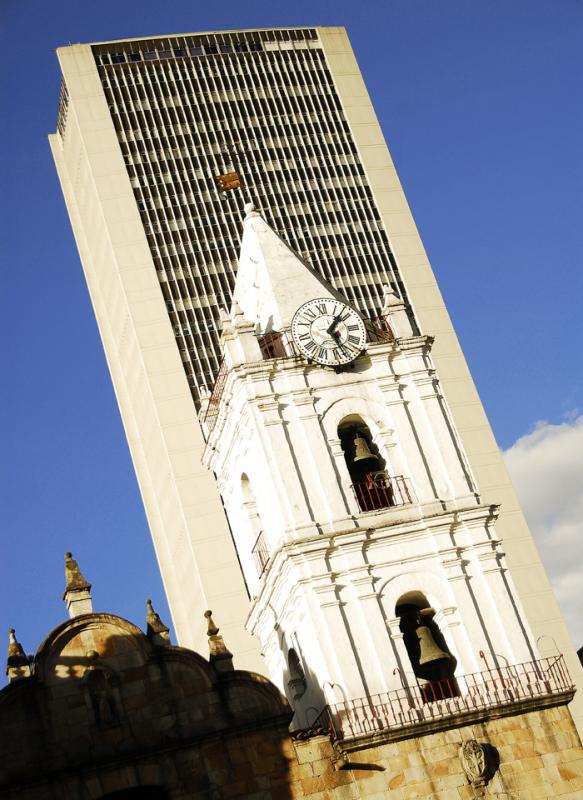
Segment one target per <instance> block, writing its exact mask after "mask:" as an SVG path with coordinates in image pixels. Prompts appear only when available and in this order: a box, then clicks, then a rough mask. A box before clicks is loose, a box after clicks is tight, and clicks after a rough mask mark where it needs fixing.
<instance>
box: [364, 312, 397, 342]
mask: <svg viewBox="0 0 583 800" xmlns="http://www.w3.org/2000/svg"><path fill="white" fill-rule="evenodd" d="M364 326H365V328H366V332H367V334H368V340H369V342H373V343H374V344H380V343H382V342H394V341H395V332H394V331H393V329H392V328H391V326H390V324H389V321H388V319H387V318H386V317H374V318H373V319H365V320H364Z"/></svg>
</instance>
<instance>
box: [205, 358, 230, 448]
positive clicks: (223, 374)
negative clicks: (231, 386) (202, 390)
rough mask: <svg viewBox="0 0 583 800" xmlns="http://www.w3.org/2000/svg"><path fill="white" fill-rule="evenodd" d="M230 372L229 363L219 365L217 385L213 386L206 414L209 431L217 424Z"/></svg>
mask: <svg viewBox="0 0 583 800" xmlns="http://www.w3.org/2000/svg"><path fill="white" fill-rule="evenodd" d="M228 374H229V370H228V368H227V363H226V362H225V361H223V363H222V364H221V366H220V367H219V371H218V372H217V377H216V379H215V385H214V386H213V390H212V392H211V396H210V400H209V404H208V408H207V410H206V413H205V415H204V423H205V424H206V426H207V428H208V432H209V433H210V432H211V431H212V430H213V428H214V427H215V425H216V424H217V417H218V415H219V406H220V403H221V397H222V394H223V392H224V390H225V383H226V382H227V376H228Z"/></svg>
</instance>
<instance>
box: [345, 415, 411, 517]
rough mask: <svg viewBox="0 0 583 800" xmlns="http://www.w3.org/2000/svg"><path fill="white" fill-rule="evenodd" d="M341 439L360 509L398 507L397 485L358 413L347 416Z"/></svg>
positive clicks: (371, 509)
mask: <svg viewBox="0 0 583 800" xmlns="http://www.w3.org/2000/svg"><path fill="white" fill-rule="evenodd" d="M338 438H339V439H340V444H341V446H342V450H343V453H344V460H345V461H346V467H347V469H348V473H349V475H350V479H351V483H352V489H353V491H354V495H355V497H356V500H357V502H358V506H359V508H360V510H361V511H375V510H378V509H381V508H389V507H390V506H393V505H396V504H397V502H396V497H395V485H394V483H393V481H392V480H391V478H390V477H389V474H388V472H387V464H386V462H385V460H384V458H383V457H382V456H381V454H380V453H379V449H378V447H377V446H376V444H375V443H374V441H373V437H372V435H371V432H370V429H369V427H368V425H367V424H366V423H365V422H364V420H363V419H362V418H361V417H359V416H357V415H356V414H354V415H350V416H348V417H345V418H344V419H343V420H342V422H341V423H340V425H339V426H338Z"/></svg>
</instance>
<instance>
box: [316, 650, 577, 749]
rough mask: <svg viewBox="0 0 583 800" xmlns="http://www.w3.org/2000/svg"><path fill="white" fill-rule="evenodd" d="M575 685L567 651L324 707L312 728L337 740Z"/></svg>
mask: <svg viewBox="0 0 583 800" xmlns="http://www.w3.org/2000/svg"><path fill="white" fill-rule="evenodd" d="M573 688H574V686H573V682H572V681H571V678H570V676H569V673H568V671H567V667H566V666H565V662H564V659H563V656H554V657H553V658H543V659H540V660H539V661H528V662H525V663H523V664H517V665H515V666H508V667H496V668H494V669H490V670H485V671H484V672H475V673H472V674H470V675H462V676H456V677H455V678H452V679H449V680H445V681H436V682H434V683H426V684H424V685H422V686H403V687H402V688H401V689H395V690H393V691H391V692H384V693H383V694H377V695H373V696H371V697H367V698H359V699H357V700H349V701H346V702H344V703H338V704H336V705H333V706H325V708H324V709H323V710H322V712H321V713H320V715H319V716H318V717H317V718H316V719H315V720H314V723H313V726H312V728H313V729H316V728H320V729H322V728H323V729H325V730H327V731H328V732H329V733H330V734H331V735H332V737H333V738H334V739H344V738H346V737H352V736H362V735H365V734H370V733H376V732H377V731H382V730H391V729H396V728H403V727H407V726H410V725H415V724H418V723H422V722H431V721H433V720H437V719H447V718H449V717H453V716H456V715H458V714H463V713H467V712H472V711H480V710H483V709H488V708H494V707H496V706H503V705H508V704H511V703H516V702H520V701H521V700H531V699H532V698H535V697H544V696H545V695H554V694H560V693H562V692H567V691H570V690H572V689H573Z"/></svg>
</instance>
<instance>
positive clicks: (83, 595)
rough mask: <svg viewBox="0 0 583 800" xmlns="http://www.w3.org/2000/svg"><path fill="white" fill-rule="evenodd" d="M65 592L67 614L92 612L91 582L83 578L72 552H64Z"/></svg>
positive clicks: (71, 615)
mask: <svg viewBox="0 0 583 800" xmlns="http://www.w3.org/2000/svg"><path fill="white" fill-rule="evenodd" d="M65 581H66V585H65V593H64V594H63V600H64V601H65V603H66V604H67V610H68V612H69V616H70V617H71V618H72V617H78V616H79V615H80V614H92V613H93V603H92V601H91V584H90V583H89V581H87V580H85V578H84V577H83V575H82V574H81V570H80V569H79V565H78V564H77V562H76V561H75V560H74V558H73V555H72V553H69V552H67V553H65Z"/></svg>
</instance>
